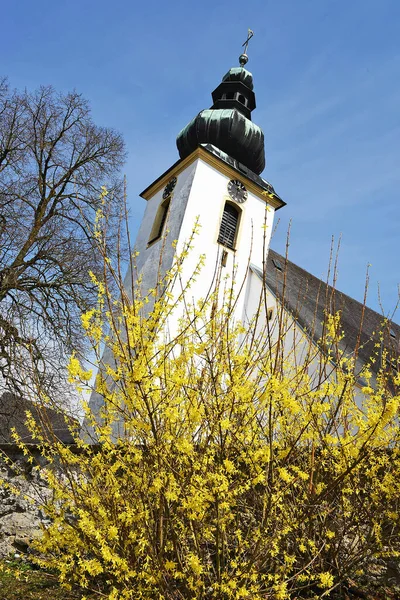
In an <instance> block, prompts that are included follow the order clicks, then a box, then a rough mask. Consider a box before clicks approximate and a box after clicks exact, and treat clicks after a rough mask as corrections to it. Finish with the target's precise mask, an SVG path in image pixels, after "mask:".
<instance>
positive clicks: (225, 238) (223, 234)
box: [218, 203, 239, 250]
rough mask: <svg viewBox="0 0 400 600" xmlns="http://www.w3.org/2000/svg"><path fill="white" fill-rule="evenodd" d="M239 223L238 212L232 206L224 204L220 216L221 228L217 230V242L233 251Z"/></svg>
mask: <svg viewBox="0 0 400 600" xmlns="http://www.w3.org/2000/svg"><path fill="white" fill-rule="evenodd" d="M238 221H239V211H238V209H237V208H235V207H234V206H232V204H228V203H227V204H225V208H224V214H223V215H222V221H221V227H220V228H219V236H218V242H219V243H220V244H223V245H224V246H227V247H228V248H232V250H233V249H234V245H235V237H236V229H237V226H238Z"/></svg>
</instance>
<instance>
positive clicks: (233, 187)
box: [228, 179, 247, 204]
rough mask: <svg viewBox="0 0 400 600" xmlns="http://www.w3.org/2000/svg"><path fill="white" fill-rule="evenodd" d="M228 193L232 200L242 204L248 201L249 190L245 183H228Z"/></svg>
mask: <svg viewBox="0 0 400 600" xmlns="http://www.w3.org/2000/svg"><path fill="white" fill-rule="evenodd" d="M228 193H229V195H230V197H231V198H232V200H235V202H238V203H239V204H242V203H243V202H246V200H247V190H246V188H245V187H244V185H243V183H242V182H241V181H239V180H238V179H231V180H230V182H229V183H228Z"/></svg>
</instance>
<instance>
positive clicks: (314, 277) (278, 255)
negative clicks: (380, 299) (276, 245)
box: [269, 248, 400, 328]
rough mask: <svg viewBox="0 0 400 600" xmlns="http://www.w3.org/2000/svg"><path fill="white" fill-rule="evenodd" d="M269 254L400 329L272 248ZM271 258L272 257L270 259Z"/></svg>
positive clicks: (365, 305) (380, 314) (391, 321)
mask: <svg viewBox="0 0 400 600" xmlns="http://www.w3.org/2000/svg"><path fill="white" fill-rule="evenodd" d="M269 252H272V254H274V255H275V256H276V258H277V259H278V260H279V259H281V260H282V261H284V262H285V263H286V262H288V263H290V264H291V265H293V267H295V268H296V269H298V270H299V271H302V272H303V273H305V274H306V275H308V276H309V277H312V278H313V279H314V280H315V281H318V282H319V283H322V284H323V285H325V286H327V287H329V288H330V290H332V291H333V292H334V293H335V294H340V296H342V297H343V299H346V298H347V299H348V300H351V302H355V303H357V304H358V306H359V307H360V308H361V309H362V308H364V309H365V310H368V311H370V312H371V313H374V314H375V315H377V316H378V317H379V318H380V319H387V320H388V322H389V323H391V324H393V325H395V326H396V327H399V328H400V325H399V324H398V323H396V321H393V319H389V317H387V316H386V315H383V314H382V313H379V312H378V311H376V310H374V309H373V308H371V307H370V306H368V304H366V303H364V302H360V301H359V300H357V299H356V298H353V297H352V296H349V295H348V294H346V293H345V292H342V291H341V290H339V289H338V288H337V287H334V286H333V285H331V284H330V283H328V282H326V281H324V280H323V279H321V278H320V277H317V276H316V275H313V273H310V272H309V271H306V269H303V267H300V266H299V265H297V264H296V263H294V262H293V261H291V260H290V259H289V258H286V257H285V256H282V254H279V252H277V251H276V250H273V249H272V248H270V249H269ZM271 258H272V257H271Z"/></svg>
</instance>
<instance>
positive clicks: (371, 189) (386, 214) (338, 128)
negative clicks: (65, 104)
mask: <svg viewBox="0 0 400 600" xmlns="http://www.w3.org/2000/svg"><path fill="white" fill-rule="evenodd" d="M248 27H251V28H252V29H254V31H255V36H254V39H253V40H252V42H251V44H250V47H249V57H250V60H249V63H248V68H249V70H250V71H252V73H253V75H254V83H255V92H256V98H257V109H256V111H254V113H253V120H254V121H255V122H256V123H257V124H258V125H260V126H261V127H262V128H263V130H264V133H265V140H266V155H267V167H266V169H265V171H264V173H263V176H264V177H265V178H266V179H268V180H269V181H270V182H271V183H272V184H273V185H274V187H275V189H276V191H277V192H278V193H279V194H280V195H281V196H282V198H283V199H284V200H285V201H286V202H287V207H285V208H284V209H282V210H281V211H279V213H278V216H279V217H280V223H279V226H278V230H277V233H276V234H275V237H274V242H273V246H274V248H275V249H276V250H278V251H280V252H282V251H284V246H285V237H286V230H287V227H288V223H289V221H290V219H291V220H292V228H291V238H290V258H291V260H293V261H294V262H296V263H297V264H299V265H301V266H302V267H304V268H305V269H307V270H309V271H310V272H312V273H313V274H315V275H317V276H319V277H322V276H324V275H325V274H326V272H327V265H328V260H329V248H330V243H331V238H332V236H334V237H335V239H336V240H337V239H338V238H339V236H340V235H341V236H342V243H341V251H340V257H339V273H338V282H337V285H338V287H339V288H340V289H341V290H342V291H344V292H345V293H347V294H349V295H351V296H353V297H354V298H357V299H358V300H362V298H363V293H364V283H365V271H366V266H367V264H368V263H370V264H371V267H370V289H369V295H368V304H369V305H370V306H371V307H372V308H375V309H377V310H380V307H379V300H378V282H379V286H380V297H381V301H382V303H383V307H384V310H385V312H386V313H389V312H390V311H391V310H392V309H393V308H394V307H395V305H396V301H397V297H398V292H397V289H398V288H397V286H398V282H399V281H400V269H399V229H400V193H399V189H400V168H399V162H400V77H399V75H400V36H399V30H400V2H399V0H347V1H345V0H279V2H278V1H275V2H272V0H262V1H261V0H260V1H258V0H247V2H243V0H241V1H240V2H239V1H238V0H231V1H229V2H228V1H226V0H223V1H217V0H214V1H210V0H203V2H191V1H190V0H186V1H182V0H179V1H171V0H170V1H169V2H161V1H154V0H148V1H147V2H140V3H135V2H128V1H126V0H114V1H113V2H105V1H104V0H96V2H95V1H94V0H80V1H79V2H78V1H76V0H69V2H61V1H60V0H58V1H54V0H53V1H52V2H50V1H48V0H36V1H35V2H33V1H32V0H18V1H15V2H12V3H6V4H5V5H4V7H3V8H2V47H3V52H2V61H1V67H0V74H2V75H6V76H8V78H9V82H10V84H11V86H13V87H17V88H25V87H27V88H28V89H31V90H32V89H34V88H36V87H38V86H39V85H41V84H45V85H47V84H51V85H53V86H54V87H55V88H56V89H58V90H61V91H69V90H71V89H76V90H78V91H79V92H81V93H82V94H83V95H84V96H85V97H86V98H87V99H88V100H89V102H90V104H91V107H92V112H93V117H94V119H95V121H96V122H97V123H98V124H101V125H104V126H110V127H114V128H115V129H118V130H119V131H120V132H121V133H122V134H123V135H124V138H125V140H126V144H127V149H128V153H129V154H128V161H127V164H126V168H125V171H126V174H127V177H128V192H129V203H130V207H131V212H132V218H131V222H132V233H133V235H134V234H135V233H136V230H137V227H138V225H139V222H140V219H141V215H142V213H143V210H144V200H142V199H140V198H139V196H138V194H139V193H140V192H141V191H142V189H144V188H145V187H146V186H147V185H148V184H149V183H150V182H151V181H153V180H154V179H155V178H156V177H158V176H159V175H160V174H161V173H162V172H164V171H165V170H166V169H167V168H168V167H169V166H171V165H172V164H173V163H174V162H175V161H176V160H177V158H178V155H177V151H176V147H175V138H176V135H177V133H178V132H179V130H180V129H181V128H182V127H183V126H184V125H186V123H187V122H188V121H189V120H190V119H191V118H192V117H194V116H195V115H196V114H197V112H198V111H200V110H201V109H203V108H208V107H209V106H210V105H211V95H210V94H211V91H212V90H213V89H214V88H215V87H216V86H217V85H218V83H219V82H220V80H221V77H222V75H223V74H224V73H225V72H226V71H227V70H228V69H229V68H230V67H231V66H236V64H237V57H238V55H239V53H240V50H241V43H242V41H243V39H244V38H245V36H246V32H247V28H248ZM396 320H397V321H399V320H400V319H399V315H397V318H396Z"/></svg>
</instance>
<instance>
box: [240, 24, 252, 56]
mask: <svg viewBox="0 0 400 600" xmlns="http://www.w3.org/2000/svg"><path fill="white" fill-rule="evenodd" d="M253 35H254V31H252V30H251V29H249V30H248V33H247V40H246V41H245V42H244V44H242V46H244V52H243V54H247V46H248V45H249V41H250V40H251V38H252V37H253Z"/></svg>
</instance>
